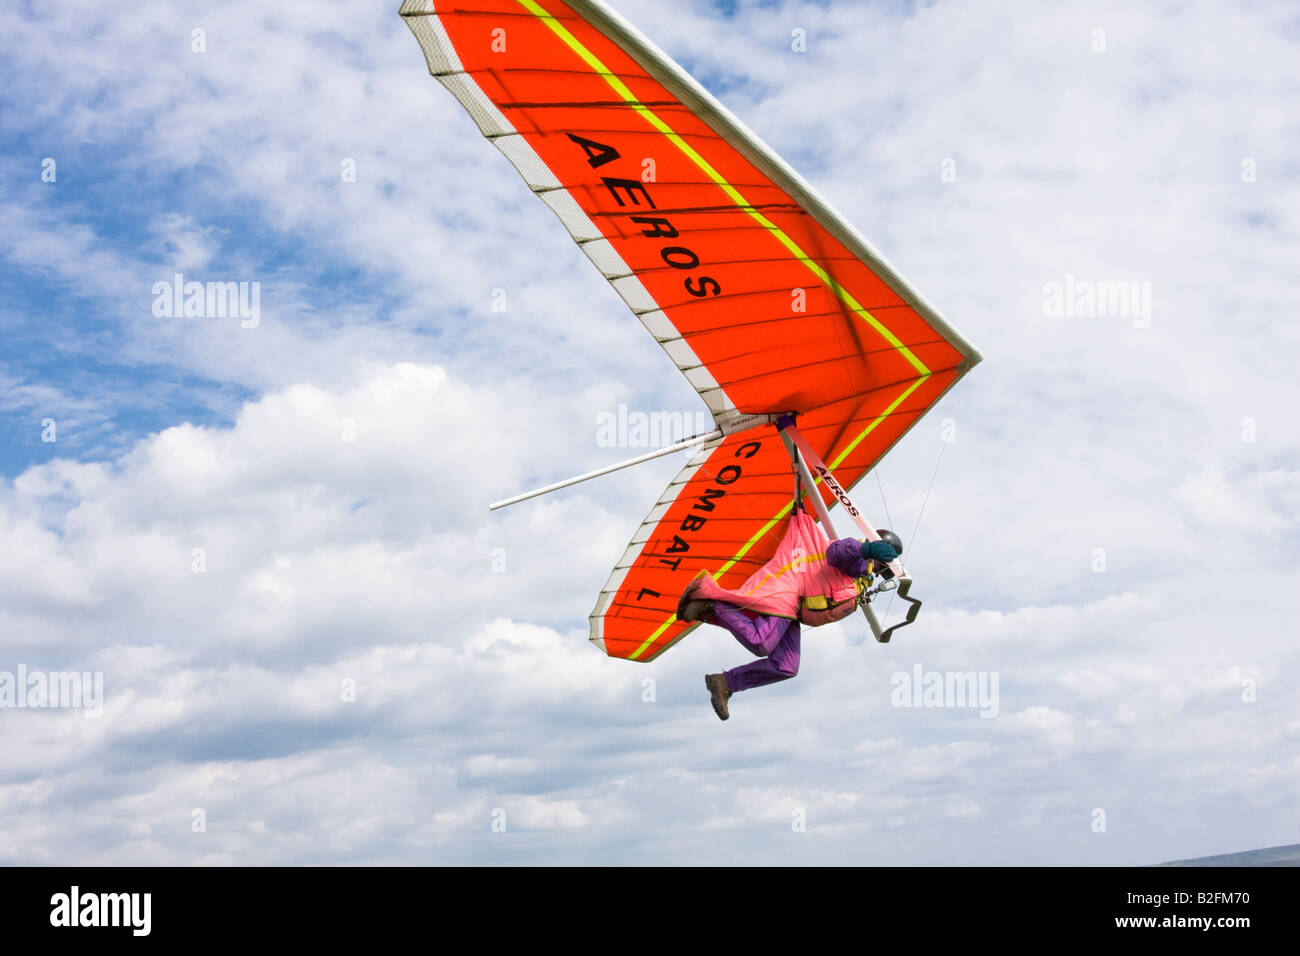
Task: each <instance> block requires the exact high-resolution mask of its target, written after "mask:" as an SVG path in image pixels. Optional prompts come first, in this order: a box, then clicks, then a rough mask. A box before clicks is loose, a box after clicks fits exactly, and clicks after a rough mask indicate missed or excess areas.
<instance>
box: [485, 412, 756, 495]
mask: <svg viewBox="0 0 1300 956" xmlns="http://www.w3.org/2000/svg"><path fill="white" fill-rule="evenodd" d="M776 417H777V416H775V415H743V416H741V417H740V418H736V419H734V420H732V421H729V422H727V423H726V424H724V425H719V426H718V427H717V428H715V429H713V431H711V432H707V433H705V434H703V435H694V436H692V437H690V438H687V439H685V440H683V441H679V442H678V443H677V444H675V445H669V446H668V447H667V448H656V449H655V450H654V451H651V452H646V453H645V454H644V455H638V456H637V457H635V458H629V459H628V460H627V461H620V462H618V463H617V464H614V465H606V466H605V467H604V468H597V469H596V470H595V471H589V472H587V473H586V474H584V475H578V476H577V477H574V478H566V479H565V480H564V481H557V482H556V483H555V484H553V485H547V486H546V487H544V488H537V489H535V490H533V491H525V492H524V493H523V494H521V495H515V496H514V497H513V498H506V499H503V500H502V501H497V502H495V503H493V504H490V505H488V510H489V511H496V510H497V509H498V508H504V507H505V506H506V505H513V504H515V503H517V502H520V501H526V500H528V499H529V498H536V497H537V496H538V495H545V494H549V493H550V492H552V491H559V490H560V489H561V488H567V487H569V486H570V485H576V484H578V483H579V482H583V481H589V480H590V479H592V478H599V477H600V476H601V475H608V474H609V473H610V472H613V471H619V470H621V469H623V468H630V467H632V466H633V465H639V464H641V463H642V462H644V461H650V460H651V459H654V458H662V457H663V456H664V455H671V454H672V453H673V452H676V451H682V450H683V449H685V448H690V447H692V446H693V445H704V444H707V443H709V442H711V441H717V440H718V439H720V438H725V437H726V436H728V435H733V434H735V433H736V432H741V431H745V430H746V429H749V428H756V427H757V426H759V425H767V424H770V423H771V422H772V421H773V420H775V419H776Z"/></svg>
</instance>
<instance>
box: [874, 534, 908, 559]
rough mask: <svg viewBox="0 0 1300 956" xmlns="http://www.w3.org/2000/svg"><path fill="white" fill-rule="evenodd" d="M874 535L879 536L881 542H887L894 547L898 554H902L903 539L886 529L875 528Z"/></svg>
mask: <svg viewBox="0 0 1300 956" xmlns="http://www.w3.org/2000/svg"><path fill="white" fill-rule="evenodd" d="M876 534H878V535H880V540H881V541H887V542H889V543H890V544H892V545H893V546H894V550H895V551H897V552H898V553H899V554H902V553H903V539H902V538H900V537H899V536H898V535H896V534H894V532H892V531H890V530H889V529H888V528H877V529H876Z"/></svg>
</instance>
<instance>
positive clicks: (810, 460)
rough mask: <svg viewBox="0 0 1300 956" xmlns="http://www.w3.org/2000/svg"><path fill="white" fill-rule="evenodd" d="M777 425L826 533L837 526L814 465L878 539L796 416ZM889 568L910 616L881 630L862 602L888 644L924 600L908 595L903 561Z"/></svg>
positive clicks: (912, 618)
mask: <svg viewBox="0 0 1300 956" xmlns="http://www.w3.org/2000/svg"><path fill="white" fill-rule="evenodd" d="M776 427H777V428H778V429H779V430H780V432H781V437H782V439H784V440H786V447H787V448H790V446H791V444H793V446H794V449H792V451H791V457H792V458H794V460H795V463H796V465H798V466H799V467H800V468H801V469H802V470H803V475H804V484H805V485H807V487H808V497H809V498H810V499H811V501H812V504H813V508H814V509H816V511H817V516H818V518H820V519H821V522H822V524H823V526H824V527H825V529H826V532H827V534H828V535H830V536H831V537H832V538H834V537H835V529H834V527H833V526H832V525H831V523H830V515H829V514H828V513H827V511H826V504H825V502H823V501H822V498H821V494H820V493H819V492H818V491H817V488H816V486H815V485H814V484H813V481H812V478H811V476H810V475H809V474H808V469H809V468H811V469H812V471H813V472H815V473H816V475H817V477H818V478H820V479H821V480H822V482H823V483H824V484H825V485H826V487H827V488H829V489H830V490H831V494H833V495H834V496H835V497H836V499H838V500H839V503H840V505H841V507H843V508H844V510H845V511H847V512H848V513H849V515H850V516H851V517H852V518H853V521H854V523H855V524H857V526H858V528H859V530H861V531H862V534H863V536H864V537H865V538H866V539H867V540H868V541H879V540H880V535H879V534H878V533H877V532H876V529H875V528H873V527H871V525H870V524H868V523H867V519H866V518H864V517H862V512H861V511H859V510H858V507H857V505H855V504H854V503H853V499H851V498H850V497H849V493H848V491H846V490H845V489H844V488H843V487H842V486H841V485H840V483H839V482H838V481H836V480H835V476H834V475H833V474H831V470H830V469H829V468H827V467H826V463H825V462H824V461H822V459H821V456H820V455H818V454H817V452H815V451H814V450H813V447H812V445H810V444H808V439H806V438H804V437H803V435H802V434H801V433H800V431H799V429H798V428H797V427H796V426H795V423H794V419H793V418H791V417H790V416H789V415H782V416H780V417H779V418H778V419H777V420H776ZM796 452H797V453H796ZM889 569H890V571H892V572H893V574H894V577H895V578H896V579H897V580H898V596H899V597H900V598H901V599H902V600H904V601H906V602H907V603H908V604H910V605H911V607H909V608H908V609H907V615H906V616H905V617H904V618H903V620H902V621H900V622H899V623H898V624H895V625H894V626H893V627H890V628H885V629H882V628H881V626H880V621H879V620H878V619H877V618H876V612H875V611H874V610H872V608H871V605H870V604H863V605H862V613H863V614H865V615H866V618H867V623H868V624H869V625H870V626H871V633H872V634H873V635H875V638H876V640H877V641H879V642H880V643H881V644H887V643H888V642H889V639H890V637H892V636H893V634H894V632H895V631H896V630H898V629H899V628H900V627H906V626H907V625H909V624H911V623H912V622H913V621H915V620H916V615H917V612H919V611H920V610H921V602H920V601H919V600H918V599H916V598H914V597H909V596H908V592H909V591H910V590H911V588H912V579H911V578H909V577H908V576H907V572H906V571H905V570H904V569H903V563H902V561H900V560H899V559H897V558H895V559H894V560H893V561H891V562H889Z"/></svg>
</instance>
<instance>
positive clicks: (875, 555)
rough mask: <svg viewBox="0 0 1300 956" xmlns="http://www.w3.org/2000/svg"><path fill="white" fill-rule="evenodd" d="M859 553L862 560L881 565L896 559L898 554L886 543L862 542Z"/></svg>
mask: <svg viewBox="0 0 1300 956" xmlns="http://www.w3.org/2000/svg"><path fill="white" fill-rule="evenodd" d="M861 552H862V556H863V557H864V558H870V559H871V560H872V561H879V562H880V563H881V564H888V563H889V562H890V561H893V560H894V559H895V558H896V557H898V552H897V551H896V550H894V546H893V545H892V544H890V543H889V542H888V541H863V542H862V548H861Z"/></svg>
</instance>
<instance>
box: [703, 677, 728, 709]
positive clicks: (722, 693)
mask: <svg viewBox="0 0 1300 956" xmlns="http://www.w3.org/2000/svg"><path fill="white" fill-rule="evenodd" d="M704 686H705V687H707V688H708V689H709V696H710V697H712V698H713V712H714V713H715V714H717V715H718V719H719V720H726V719H727V718H728V717H730V716H731V713H730V712H729V711H728V710H727V698H728V697H730V696H731V688H730V687H728V686H727V676H726V675H725V674H705V675H704Z"/></svg>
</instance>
